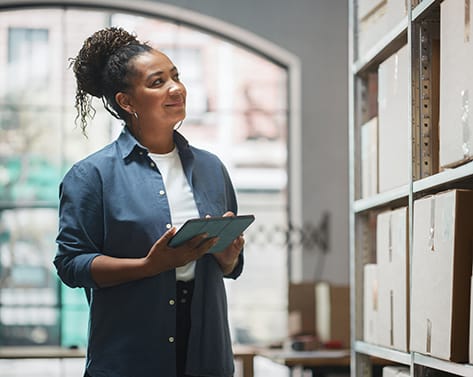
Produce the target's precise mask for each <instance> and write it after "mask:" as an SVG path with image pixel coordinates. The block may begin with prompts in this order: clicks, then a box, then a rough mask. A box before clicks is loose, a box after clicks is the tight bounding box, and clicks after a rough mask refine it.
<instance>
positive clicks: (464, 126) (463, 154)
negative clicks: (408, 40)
mask: <svg viewBox="0 0 473 377" xmlns="http://www.w3.org/2000/svg"><path fill="white" fill-rule="evenodd" d="M440 7H441V8H440V12H441V13H440V14H441V23H440V26H441V30H440V34H441V36H440V38H441V41H448V43H441V46H440V121H439V141H440V150H439V159H440V166H441V167H442V168H446V167H454V166H456V165H459V164H461V163H464V162H466V161H469V160H471V159H472V158H473V114H472V103H473V71H472V70H471V61H473V30H472V23H471V21H470V20H473V7H465V3H464V2H463V1H458V0H445V1H443V2H441V3H440ZM466 10H469V13H470V14H469V15H466V14H465V11H466Z"/></svg>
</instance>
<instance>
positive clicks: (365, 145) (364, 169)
mask: <svg viewBox="0 0 473 377" xmlns="http://www.w3.org/2000/svg"><path fill="white" fill-rule="evenodd" d="M377 193H378V118H377V117H374V118H373V119H371V120H370V121H368V122H366V123H365V124H363V125H362V126H361V197H362V198H368V197H370V196H373V195H375V194H377Z"/></svg>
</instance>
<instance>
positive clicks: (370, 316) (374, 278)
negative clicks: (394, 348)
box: [363, 263, 379, 344]
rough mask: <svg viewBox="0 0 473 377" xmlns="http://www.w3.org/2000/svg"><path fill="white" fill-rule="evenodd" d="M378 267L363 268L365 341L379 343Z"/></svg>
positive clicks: (372, 265)
mask: <svg viewBox="0 0 473 377" xmlns="http://www.w3.org/2000/svg"><path fill="white" fill-rule="evenodd" d="M378 327H379V326H378V266H377V265H376V264H374V263H370V264H366V265H364V266H363V340H364V341H365V342H367V343H372V344H377V343H378Z"/></svg>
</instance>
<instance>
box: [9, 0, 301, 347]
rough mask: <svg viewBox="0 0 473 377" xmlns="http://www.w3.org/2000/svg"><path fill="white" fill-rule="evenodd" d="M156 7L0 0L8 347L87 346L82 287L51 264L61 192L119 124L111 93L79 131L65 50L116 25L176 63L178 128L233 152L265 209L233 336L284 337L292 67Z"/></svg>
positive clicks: (249, 208) (234, 285)
mask: <svg viewBox="0 0 473 377" xmlns="http://www.w3.org/2000/svg"><path fill="white" fill-rule="evenodd" d="M130 3H133V2H130ZM153 9H154V8H153V7H152V6H151V5H150V6H149V9H148V8H147V9H146V12H145V11H144V10H143V9H139V10H137V11H139V12H133V11H132V10H133V9H132V4H131V5H130V9H127V10H125V11H124V10H123V9H121V10H120V11H117V10H116V9H115V10H114V9H103V8H102V9H100V8H93V9H92V8H91V9H89V8H87V9H86V8H83V7H81V8H74V7H69V6H67V4H63V6H62V7H61V8H59V7H57V8H31V9H27V8H21V9H11V7H10V8H9V9H8V10H2V9H1V3H0V82H2V83H5V85H0V345H8V344H12V345H13V344H15V345H18V344H35V345H38V344H44V345H46V344H50V345H52V344H62V345H67V346H70V345H78V346H83V345H84V344H85V337H86V328H87V306H86V303H85V301H84V297H83V293H82V291H81V290H72V289H69V288H66V287H64V286H63V285H60V284H58V281H57V278H56V275H55V271H54V270H53V266H52V256H53V255H54V253H55V242H54V239H55V234H56V231H57V204H58V200H57V192H58V183H59V181H60V179H61V177H62V175H63V174H64V172H65V171H66V170H67V169H68V168H69V167H70V166H71V164H72V163H73V162H75V161H76V160H78V159H80V158H82V157H84V156H86V155H87V154H89V153H91V152H93V151H95V150H97V149H99V148H100V147H101V146H103V145H105V144H106V143H108V142H110V141H111V140H112V139H114V138H115V136H116V135H117V133H118V132H119V130H120V128H121V126H122V125H121V124H120V123H119V122H117V121H116V120H114V119H112V118H111V117H110V116H109V114H108V113H107V112H105V110H103V107H102V104H101V102H100V101H96V102H94V105H95V108H96V110H97V112H96V115H95V118H94V120H93V122H92V123H91V124H90V127H89V128H88V137H87V138H85V137H83V136H82V135H81V130H80V128H79V127H75V126H74V119H75V116H76V113H75V109H74V107H73V104H74V91H75V82H74V79H73V74H72V71H71V70H70V69H69V61H68V59H69V58H70V57H73V56H75V55H76V54H77V51H78V50H79V49H80V47H81V44H82V42H83V41H84V39H85V38H86V37H88V36H89V35H91V34H92V33H93V32H94V31H96V30H98V29H100V28H102V27H105V26H111V25H119V26H121V27H124V28H126V29H128V30H130V31H134V32H136V34H137V35H138V36H139V38H140V39H141V40H147V41H149V42H150V43H151V44H152V45H153V46H155V47H157V48H158V49H161V50H163V51H164V52H166V53H167V54H168V55H169V56H170V57H171V59H172V60H173V61H174V63H176V65H177V66H178V67H179V70H180V72H181V79H182V80H183V82H184V83H185V85H186V87H187V89H188V115H187V118H186V120H185V122H184V124H183V126H182V127H181V129H180V132H182V133H183V134H184V135H185V136H186V137H187V138H188V139H189V140H190V142H191V143H192V144H194V145H195V146H198V147H203V148H205V149H208V150H211V151H213V152H215V153H216V154H218V155H219V156H220V157H221V158H222V160H223V161H224V162H225V164H226V165H227V167H228V169H229V171H230V174H231V176H232V179H233V181H234V184H235V186H236V189H237V194H238V198H239V204H240V213H242V214H243V213H254V214H255V215H256V219H257V221H256V223H255V224H254V225H253V226H252V227H251V228H250V230H248V232H247V234H246V239H247V242H246V245H247V246H246V249H245V255H246V263H245V272H244V275H242V277H241V278H240V279H239V280H237V281H236V282H228V283H227V288H228V292H229V305H230V316H231V324H232V330H233V332H234V334H233V337H234V340H235V341H238V342H241V343H245V342H252V341H257V342H261V341H265V342H267V341H273V340H280V339H282V338H283V337H284V336H285V329H286V320H287V318H286V312H287V307H286V305H287V282H288V274H287V271H288V267H287V260H288V256H287V252H288V250H287V245H286V243H285V241H286V238H285V237H286V233H285V232H286V229H287V226H288V223H289V221H290V215H289V210H288V208H290V200H289V194H288V192H289V191H290V190H289V183H290V181H289V179H288V176H289V174H288V173H289V172H290V169H288V166H289V159H288V150H289V148H288V138H289V137H288V132H289V130H290V127H289V125H290V124H291V119H294V117H293V114H292V113H291V106H290V104H291V103H292V100H293V99H291V98H290V95H289V93H290V88H291V82H290V78H291V72H290V66H289V65H288V64H286V63H287V62H283V61H278V58H277V56H276V55H277V54H275V55H274V56H272V55H271V53H270V50H271V48H268V49H267V50H264V49H262V50H259V49H258V46H260V45H261V41H260V40H258V41H257V42H255V43H254V44H251V43H250V42H249V41H247V42H248V43H246V44H245V43H243V40H244V39H245V37H246V35H245V36H242V37H241V39H239V38H238V37H237V36H236V35H237V33H236V34H235V33H233V34H232V33H231V32H229V33H228V35H225V33H223V32H222V30H223V29H221V28H220V27H219V30H212V25H209V24H205V22H204V21H202V22H201V23H200V24H197V23H194V24H193V23H192V22H190V21H189V20H186V19H185V18H186V17H181V18H177V17H172V12H170V13H168V14H167V15H164V14H158V13H154V12H153ZM166 9H167V8H166ZM220 26H221V25H220ZM232 35H233V36H232ZM283 60H284V59H283ZM288 60H290V59H288ZM291 166H293V165H291ZM296 173H297V172H296ZM296 173H295V174H296ZM58 287H59V288H58Z"/></svg>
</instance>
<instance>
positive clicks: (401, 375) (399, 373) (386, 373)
mask: <svg viewBox="0 0 473 377" xmlns="http://www.w3.org/2000/svg"><path fill="white" fill-rule="evenodd" d="M410 375H411V371H410V369H409V367H406V366H398V365H389V366H386V367H383V377H410Z"/></svg>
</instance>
